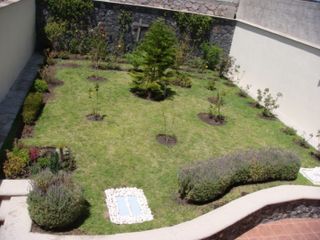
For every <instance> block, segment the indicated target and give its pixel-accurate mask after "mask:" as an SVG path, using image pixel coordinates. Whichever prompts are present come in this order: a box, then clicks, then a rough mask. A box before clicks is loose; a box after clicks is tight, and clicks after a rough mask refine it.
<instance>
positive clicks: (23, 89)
mask: <svg viewBox="0 0 320 240" xmlns="http://www.w3.org/2000/svg"><path fill="white" fill-rule="evenodd" d="M42 62H43V57H42V56H41V55H40V54H36V53H35V54H34V55H33V56H32V57H31V58H30V59H29V61H28V63H27V64H26V66H25V67H24V69H23V70H22V71H21V73H20V75H19V76H18V78H17V80H16V81H15V82H14V84H13V85H12V87H11V88H10V90H9V92H8V94H7V96H6V97H5V98H4V100H3V101H2V102H0V149H1V148H2V145H3V143H4V142H5V140H6V138H7V136H8V134H9V133H10V130H11V128H12V124H13V123H14V121H15V119H16V117H17V115H18V114H19V112H20V109H21V106H22V104H23V101H24V99H25V97H26V96H27V94H28V92H29V89H30V88H31V86H32V83H33V81H34V79H35V77H36V76H37V72H38V70H39V67H40V65H41V64H42Z"/></svg>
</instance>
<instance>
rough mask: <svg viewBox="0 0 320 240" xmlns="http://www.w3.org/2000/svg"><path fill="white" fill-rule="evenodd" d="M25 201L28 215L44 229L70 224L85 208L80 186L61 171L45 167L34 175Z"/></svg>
mask: <svg viewBox="0 0 320 240" xmlns="http://www.w3.org/2000/svg"><path fill="white" fill-rule="evenodd" d="M27 202H28V206H29V207H28V210H29V214H30V217H31V219H32V220H33V221H34V222H35V223H36V224H37V225H39V226H40V227H42V228H44V229H46V230H60V229H66V228H67V227H70V226H71V225H72V224H73V223H74V222H75V221H77V220H78V219H79V217H81V215H82V214H83V213H84V210H85V199H84V195H83V191H82V189H81V188H80V187H79V186H78V185H77V184H75V183H74V182H73V180H72V178H71V176H70V175H69V174H67V173H64V172H59V173H58V174H57V175H54V174H53V173H51V172H50V171H48V170H46V171H43V172H41V173H39V174H38V175H37V176H35V177H34V179H33V189H32V191H31V192H30V193H29V195H28V199H27Z"/></svg>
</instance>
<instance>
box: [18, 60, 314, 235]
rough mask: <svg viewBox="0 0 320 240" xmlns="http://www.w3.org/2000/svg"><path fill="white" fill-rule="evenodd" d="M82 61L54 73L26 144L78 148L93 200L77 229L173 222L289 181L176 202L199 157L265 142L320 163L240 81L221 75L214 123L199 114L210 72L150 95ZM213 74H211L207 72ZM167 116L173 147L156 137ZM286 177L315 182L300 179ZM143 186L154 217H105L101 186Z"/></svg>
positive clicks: (79, 174)
mask: <svg viewBox="0 0 320 240" xmlns="http://www.w3.org/2000/svg"><path fill="white" fill-rule="evenodd" d="M79 63H81V64H82V67H81V68H59V69H58V72H57V77H58V78H59V79H61V80H63V81H64V85H63V86H60V87H57V88H56V89H55V94H54V98H53V99H51V100H50V101H49V102H48V104H47V105H46V106H45V108H44V111H43V113H42V115H41V117H40V119H39V121H38V122H37V125H36V127H35V132H34V137H33V138H30V139H26V140H25V141H24V142H25V143H26V144H29V145H39V146H52V145H67V146H69V147H71V149H72V150H73V152H74V154H75V157H76V161H77V170H76V171H75V178H76V180H77V181H78V182H79V183H80V184H81V185H82V186H83V188H84V191H85V195H86V198H87V200H88V201H89V203H90V204H91V214H90V216H89V218H87V220H86V221H85V222H84V223H83V224H82V225H81V226H80V229H81V230H83V231H84V232H86V233H89V234H112V233H119V232H129V231H140V230H146V229H152V228H158V227H164V226H170V225H174V224H177V223H180V222H183V221H186V220H190V219H193V218H195V217H197V216H199V215H201V214H204V213H206V212H208V211H210V210H212V209H214V207H215V206H216V205H217V204H221V203H225V202H227V201H230V200H233V199H235V198H238V197H239V196H241V194H243V193H244V192H245V193H249V192H253V191H256V190H259V189H262V188H266V187H271V186H276V185H280V184H288V182H272V183H265V184H254V185H246V186H240V187H236V188H233V189H232V190H231V191H230V192H229V193H228V194H227V195H225V196H224V197H223V198H222V199H220V200H218V201H216V202H213V203H210V204H206V205H202V206H195V205H186V204H183V203H179V201H178V200H177V199H178V194H177V189H178V186H177V171H178V169H179V168H180V167H181V166H184V165H186V164H189V163H191V162H192V161H196V160H205V159H208V158H212V157H216V156H220V155H223V154H227V153H230V152H234V151H236V150H238V149H248V148H259V147H266V146H273V147H281V148H286V149H291V150H292V151H294V152H296V153H297V154H298V155H299V156H300V157H301V159H302V164H303V166H304V167H311V166H316V165H317V163H316V161H315V160H313V158H312V157H310V155H309V151H308V150H305V149H302V148H301V147H299V146H297V145H295V144H294V143H293V141H292V138H293V137H292V136H288V135H285V134H284V133H283V132H282V131H281V130H280V129H281V128H282V127H283V126H284V125H283V124H282V123H281V122H279V121H277V120H273V121H270V120H264V119H261V118H260V117H259V116H258V114H259V112H260V111H261V110H258V109H254V108H252V107H250V106H249V105H248V102H249V101H250V100H249V99H244V98H241V97H239V96H238V95H237V91H238V89H237V88H236V87H228V86H225V85H224V84H223V82H222V81H220V82H219V83H218V87H219V89H221V90H223V91H225V92H226V94H227V95H226V98H225V101H226V104H225V107H224V108H223V113H224V114H225V116H226V117H227V124H226V125H225V126H219V127H218V126H210V125H207V124H205V123H203V122H202V121H200V120H199V119H198V117H197V114H198V113H199V112H206V111H207V110H208V107H209V104H208V101H207V98H208V97H210V96H212V95H213V93H212V92H211V91H209V90H207V89H206V86H207V84H208V82H207V80H206V77H205V75H203V74H193V77H192V80H193V86H192V88H191V89H182V88H178V87H177V88H174V90H175V91H176V93H177V94H176V95H175V96H174V98H173V99H172V100H166V101H163V102H151V101H147V100H144V99H140V98H137V97H135V96H134V95H132V94H131V93H130V91H129V84H130V82H131V77H130V76H129V74H128V73H126V72H120V71H94V70H92V69H91V68H89V67H88V63H86V62H79ZM92 74H95V75H100V76H103V77H106V78H108V79H109V81H107V82H104V83H101V84H100V103H101V104H100V108H101V112H102V113H103V114H105V115H106V118H105V120H104V121H103V122H91V121H88V120H87V119H86V117H85V116H86V115H87V114H89V113H90V111H91V103H90V102H89V101H88V89H89V88H90V87H93V86H94V84H93V83H92V82H89V81H88V80H87V77H88V76H90V75H92ZM208 75H210V73H208ZM162 112H164V113H165V115H166V118H167V120H168V130H167V131H168V132H169V133H171V134H175V135H176V136H177V138H178V141H179V142H178V144H177V145H176V146H175V147H173V148H168V147H165V146H162V145H160V144H158V143H157V141H156V139H155V136H156V135H157V134H159V133H164V131H165V130H164V124H163V122H164V121H163V114H162ZM289 184H310V183H309V182H308V181H307V180H305V179H304V178H302V177H301V176H299V178H298V179H297V180H296V181H294V182H290V183H289ZM124 186H128V187H138V188H142V189H143V190H144V192H145V195H146V197H147V199H148V202H149V206H150V208H151V209H152V212H153V214H154V218H155V219H154V220H153V221H151V222H147V223H143V224H136V225H122V226H120V225H115V224H111V223H110V221H109V220H108V219H107V217H106V212H107V211H106V206H105V197H104V190H105V189H107V188H116V187H124Z"/></svg>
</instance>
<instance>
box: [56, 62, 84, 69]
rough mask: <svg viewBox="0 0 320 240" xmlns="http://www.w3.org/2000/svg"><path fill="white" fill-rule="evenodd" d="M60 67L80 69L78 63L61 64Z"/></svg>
mask: <svg viewBox="0 0 320 240" xmlns="http://www.w3.org/2000/svg"><path fill="white" fill-rule="evenodd" d="M59 66H60V67H68V68H78V67H80V65H79V64H77V63H61V64H59Z"/></svg>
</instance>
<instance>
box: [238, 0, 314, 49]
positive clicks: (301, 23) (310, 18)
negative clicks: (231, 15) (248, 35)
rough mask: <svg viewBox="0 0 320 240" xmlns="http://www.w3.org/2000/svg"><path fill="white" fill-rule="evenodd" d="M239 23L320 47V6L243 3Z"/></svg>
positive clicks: (264, 0)
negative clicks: (248, 23) (244, 22)
mask: <svg viewBox="0 0 320 240" xmlns="http://www.w3.org/2000/svg"><path fill="white" fill-rule="evenodd" d="M237 19H238V20H244V21H247V22H250V23H253V24H256V25H259V26H262V27H264V28H267V29H270V30H273V31H278V32H280V33H283V34H286V35H288V36H290V37H293V38H297V39H301V40H303V41H306V42H309V43H311V44H315V45H318V46H320V3H315V2H308V1H302V0H241V1H240V5H239V8H238V13H237Z"/></svg>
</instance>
